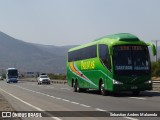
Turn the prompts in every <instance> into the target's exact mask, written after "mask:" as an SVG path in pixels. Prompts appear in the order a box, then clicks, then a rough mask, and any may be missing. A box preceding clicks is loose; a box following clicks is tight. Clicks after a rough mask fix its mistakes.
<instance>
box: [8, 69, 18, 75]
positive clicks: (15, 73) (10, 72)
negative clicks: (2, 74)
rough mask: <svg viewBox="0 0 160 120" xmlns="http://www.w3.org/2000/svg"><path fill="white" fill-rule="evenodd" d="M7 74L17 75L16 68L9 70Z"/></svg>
mask: <svg viewBox="0 0 160 120" xmlns="http://www.w3.org/2000/svg"><path fill="white" fill-rule="evenodd" d="M8 76H18V71H17V70H9V71H8Z"/></svg>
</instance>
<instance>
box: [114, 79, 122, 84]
mask: <svg viewBox="0 0 160 120" xmlns="http://www.w3.org/2000/svg"><path fill="white" fill-rule="evenodd" d="M113 84H119V85H122V84H123V83H122V82H119V81H117V80H113Z"/></svg>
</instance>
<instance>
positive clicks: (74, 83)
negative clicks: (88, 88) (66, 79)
mask: <svg viewBox="0 0 160 120" xmlns="http://www.w3.org/2000/svg"><path fill="white" fill-rule="evenodd" d="M73 91H74V92H81V91H82V89H81V88H80V87H79V84H78V81H77V80H76V81H74V82H73Z"/></svg>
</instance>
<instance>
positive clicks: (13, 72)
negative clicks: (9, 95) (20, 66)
mask: <svg viewBox="0 0 160 120" xmlns="http://www.w3.org/2000/svg"><path fill="white" fill-rule="evenodd" d="M6 82H7V83H10V82H13V83H17V82H18V70H17V69H16V68H8V69H7V73H6Z"/></svg>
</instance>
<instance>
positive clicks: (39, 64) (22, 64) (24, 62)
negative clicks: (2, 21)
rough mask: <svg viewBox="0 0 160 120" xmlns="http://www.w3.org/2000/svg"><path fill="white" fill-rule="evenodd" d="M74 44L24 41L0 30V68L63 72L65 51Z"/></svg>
mask: <svg viewBox="0 0 160 120" xmlns="http://www.w3.org/2000/svg"><path fill="white" fill-rule="evenodd" d="M71 47H74V46H63V47H59V46H52V45H41V44H34V43H28V42H24V41H22V40H18V39H15V38H13V37H11V36H9V35H7V34H5V33H3V32H0V51H1V52H0V56H1V58H0V69H6V68H8V67H16V68H19V69H20V70H21V71H33V72H55V73H65V72H66V70H65V68H66V56H67V51H68V49H70V48H71Z"/></svg>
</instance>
